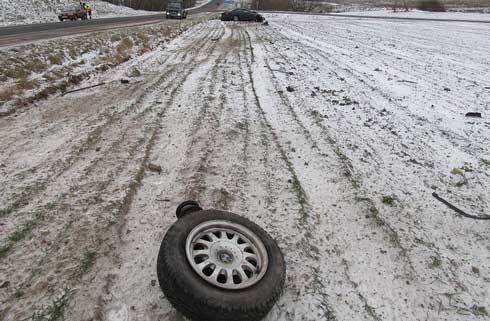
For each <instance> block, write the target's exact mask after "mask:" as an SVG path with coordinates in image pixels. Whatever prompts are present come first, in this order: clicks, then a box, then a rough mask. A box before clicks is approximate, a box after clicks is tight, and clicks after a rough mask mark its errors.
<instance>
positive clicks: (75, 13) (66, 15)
mask: <svg viewBox="0 0 490 321" xmlns="http://www.w3.org/2000/svg"><path fill="white" fill-rule="evenodd" d="M58 19H60V21H63V20H78V19H82V20H86V19H87V12H86V11H85V9H84V8H83V7H82V6H81V5H70V6H66V7H64V8H63V10H61V13H60V14H59V15H58Z"/></svg>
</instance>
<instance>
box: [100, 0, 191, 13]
mask: <svg viewBox="0 0 490 321" xmlns="http://www.w3.org/2000/svg"><path fill="white" fill-rule="evenodd" d="M105 1H107V2H110V3H113V4H116V5H121V6H126V7H131V8H133V9H136V10H148V11H163V10H165V9H167V3H168V2H172V1H175V0H105ZM177 1H178V0H177ZM183 3H184V7H186V8H189V7H193V6H194V5H195V4H196V0H183Z"/></svg>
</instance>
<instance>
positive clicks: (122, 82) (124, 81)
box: [121, 78, 129, 84]
mask: <svg viewBox="0 0 490 321" xmlns="http://www.w3.org/2000/svg"><path fill="white" fill-rule="evenodd" d="M121 84H129V79H124V78H123V79H121Z"/></svg>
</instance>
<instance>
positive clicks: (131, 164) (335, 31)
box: [0, 15, 490, 321]
mask: <svg viewBox="0 0 490 321" xmlns="http://www.w3.org/2000/svg"><path fill="white" fill-rule="evenodd" d="M268 19H269V21H270V25H269V26H262V25H260V24H242V23H222V22H220V21H210V22H205V23H201V24H199V25H197V26H194V27H192V28H191V29H189V30H188V31H186V32H184V33H183V34H182V35H181V36H180V37H178V38H177V39H175V40H173V41H171V42H170V43H169V45H167V46H164V47H157V48H155V49H154V50H152V51H150V52H147V53H145V54H143V55H141V56H138V57H137V58H134V59H132V60H130V61H128V62H126V63H123V64H122V65H119V66H118V67H116V68H115V69H112V70H110V71H107V72H105V73H100V74H97V75H96V76H94V77H93V78H91V79H90V80H87V81H85V82H84V83H82V84H80V87H83V86H85V85H90V84H97V83H101V82H105V85H103V86H99V87H96V88H93V89H91V90H86V91H80V92H77V93H72V94H67V95H65V96H52V97H51V98H48V99H47V100H44V101H40V102H37V103H36V105H35V106H26V107H24V108H21V109H19V110H18V111H17V112H16V113H14V114H13V115H10V116H7V117H3V118H0V146H1V152H0V174H1V175H0V186H1V187H0V191H1V192H0V204H1V207H0V235H1V241H0V242H1V243H0V244H1V247H0V300H1V301H0V302H1V304H0V309H1V310H0V317H1V319H3V320H30V319H32V320H62V319H64V320H111V321H116V320H118V321H119V320H121V321H122V320H124V321H129V320H138V321H143V320H148V321H150V320H163V321H174V320H184V318H183V317H182V316H180V315H179V313H178V312H176V311H175V310H174V309H173V308H172V306H171V305H170V304H169V302H168V301H167V300H166V299H165V297H164V295H163V293H162V292H161V290H160V289H159V287H158V282H157V281H156V272H155V269H156V255H157V252H158V248H159V246H160V242H161V240H162V238H163V236H164V234H165V232H166V230H167V229H168V228H169V227H170V226H171V224H172V223H173V222H175V220H176V217H175V208H176V206H177V205H178V204H179V203H180V202H181V201H183V200H186V199H195V200H198V201H199V202H200V203H201V204H202V206H203V207H204V208H219V209H226V210H230V211H233V212H236V213H239V214H241V215H243V216H246V217H248V218H249V219H251V220H253V221H254V222H256V223H258V224H259V225H261V226H262V227H263V228H264V229H265V230H266V231H268V232H269V233H270V234H271V235H272V236H273V237H274V238H275V239H276V240H277V242H278V244H279V246H280V247H281V249H282V251H283V253H284V255H285V259H286V263H287V280H286V286H285V290H284V293H283V296H282V297H281V298H280V300H279V302H278V303H277V304H276V306H275V307H274V308H273V310H272V311H271V312H270V314H269V315H268V316H267V318H266V320H267V321H280V320H281V321H282V320H291V321H293V320H294V321H300V320H305V321H307V320H308V321H310V320H311V321H313V320H315V321H318V320H488V319H489V313H490V293H489V289H490V278H489V277H490V266H489V264H488V262H489V259H490V245H489V244H490V243H489V238H490V232H489V231H490V229H489V225H488V224H489V223H487V222H488V221H477V220H472V219H469V218H464V217H462V216H460V215H458V214H457V213H456V212H454V211H452V210H451V209H449V208H447V207H446V206H445V205H444V204H442V203H440V202H438V201H437V200H436V199H435V198H433V197H432V195H431V194H432V193H433V192H437V193H438V194H439V195H440V196H441V197H444V198H446V199H447V200H448V201H450V202H451V203H453V204H455V205H456V206H458V207H460V208H461V209H464V210H465V211H467V212H469V213H471V214H473V215H483V214H488V213H489V212H490V195H489V192H488V186H489V185H490V174H489V173H490V118H489V116H490V104H489V103H490V55H489V54H488V53H489V52H490V38H489V37H488V34H489V31H490V26H489V25H486V24H475V23H462V22H460V23H442V22H421V21H417V22H412V21H410V22H400V21H383V20H361V19H359V20H355V19H351V18H349V19H345V18H340V17H319V16H316V17H311V16H300V15H268ZM135 67H137V68H138V70H139V71H141V75H140V76H138V77H135V78H132V79H131V80H130V82H129V83H128V84H121V83H120V82H119V81H118V80H119V78H120V77H121V75H124V74H126V73H127V72H128V71H129V70H131V69H132V68H135ZM467 112H481V113H482V117H481V118H467V117H465V114H466V113H467ZM149 163H151V164H155V165H158V166H160V167H161V172H160V173H158V172H154V171H151V170H149V169H148V164H149Z"/></svg>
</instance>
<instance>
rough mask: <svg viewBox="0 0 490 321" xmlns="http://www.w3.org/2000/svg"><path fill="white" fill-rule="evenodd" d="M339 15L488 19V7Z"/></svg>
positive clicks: (366, 11) (489, 16) (374, 11)
mask: <svg viewBox="0 0 490 321" xmlns="http://www.w3.org/2000/svg"><path fill="white" fill-rule="evenodd" d="M338 14H339V15H342V14H348V15H360V16H378V17H403V18H423V19H454V20H480V21H490V8H489V9H488V12H487V13H476V12H465V13H463V12H429V11H420V10H410V11H408V12H405V11H402V10H400V11H396V12H394V11H393V10H388V9H387V10H365V11H351V12H344V13H338Z"/></svg>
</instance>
